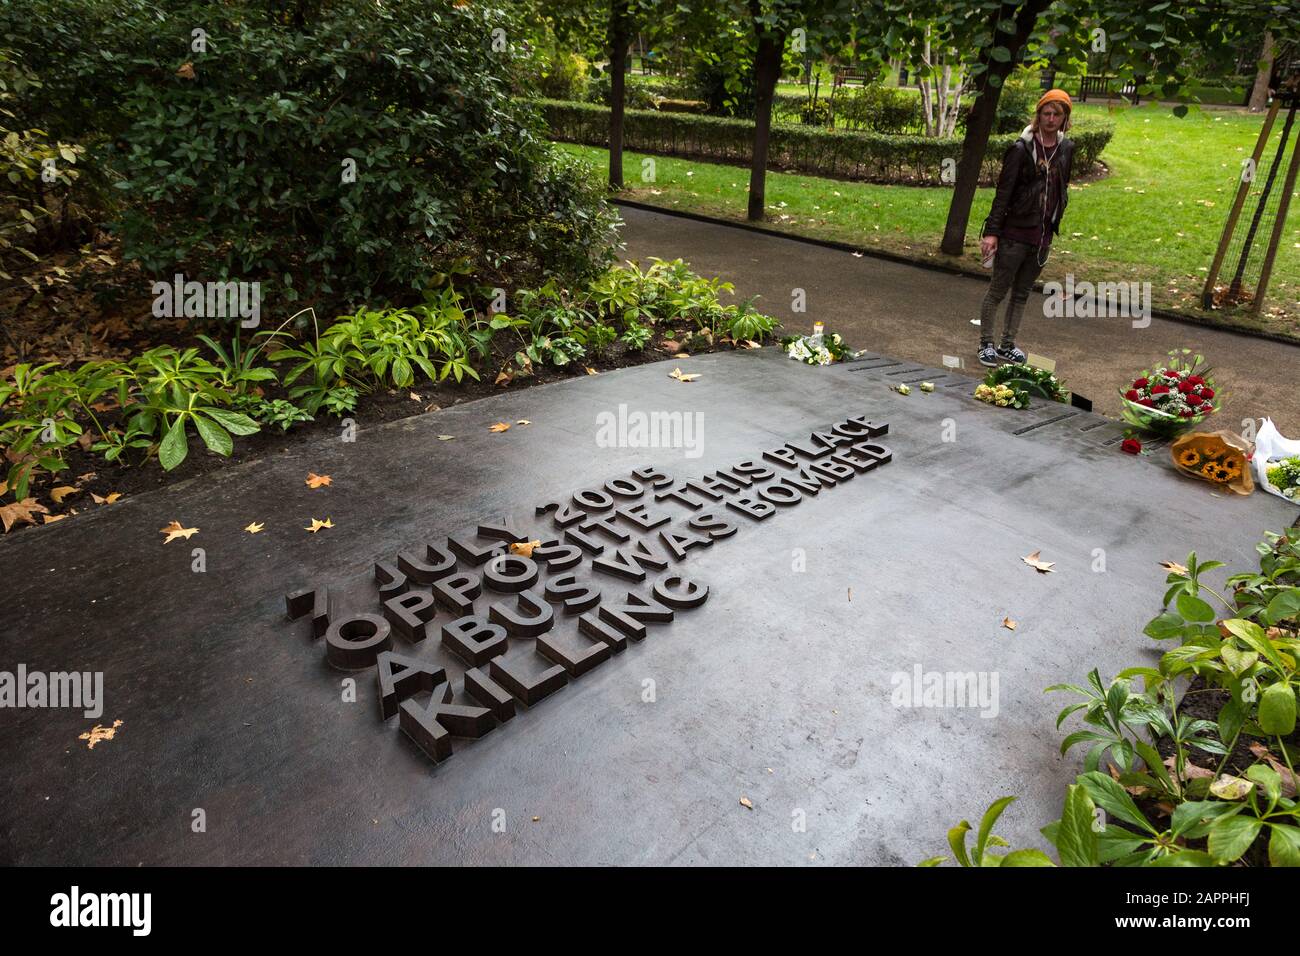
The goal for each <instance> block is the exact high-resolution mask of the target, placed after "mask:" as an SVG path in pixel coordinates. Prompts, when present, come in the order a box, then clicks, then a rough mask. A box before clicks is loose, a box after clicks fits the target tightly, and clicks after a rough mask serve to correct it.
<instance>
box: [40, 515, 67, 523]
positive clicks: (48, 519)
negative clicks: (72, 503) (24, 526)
mask: <svg viewBox="0 0 1300 956" xmlns="http://www.w3.org/2000/svg"><path fill="white" fill-rule="evenodd" d="M66 517H67V515H41V520H42V521H44V522H45V523H46V524H54V522H56V521H62V520H63V519H64V518H66Z"/></svg>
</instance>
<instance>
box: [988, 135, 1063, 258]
mask: <svg viewBox="0 0 1300 956" xmlns="http://www.w3.org/2000/svg"><path fill="white" fill-rule="evenodd" d="M1058 141H1059V143H1060V147H1059V148H1058V149H1057V150H1056V153H1055V155H1053V156H1052V168H1053V170H1054V171H1055V172H1056V175H1055V176H1054V177H1053V182H1054V184H1055V185H1056V188H1057V195H1056V202H1055V203H1054V204H1053V205H1054V206H1055V207H1056V215H1055V216H1054V217H1053V219H1052V223H1051V226H1052V232H1053V234H1056V233H1059V232H1060V231H1061V229H1060V226H1061V217H1062V216H1063V215H1064V214H1065V207H1066V205H1067V204H1068V203H1069V201H1070V174H1071V173H1072V172H1073V171H1074V142H1073V141H1072V140H1070V139H1069V138H1068V137H1066V136H1065V135H1064V134H1059V140H1058ZM1046 183H1047V173H1046V172H1045V171H1044V170H1042V169H1040V168H1039V167H1038V165H1037V163H1035V162H1034V141H1033V133H1031V132H1030V131H1029V130H1027V129H1026V130H1025V132H1024V133H1022V134H1021V135H1020V138H1019V139H1017V140H1016V141H1015V142H1014V143H1012V144H1011V145H1010V146H1009V147H1008V148H1007V152H1006V155H1005V156H1003V157H1002V174H1001V175H1000V176H999V177H998V190H997V194H996V195H995V196H994V197H993V208H992V209H990V210H989V215H988V218H987V219H985V220H984V231H983V233H981V235H985V236H1000V235H1001V234H1002V227H1003V226H1008V225H1009V226H1013V227H1015V228H1020V229H1037V228H1039V226H1040V225H1041V224H1042V222H1041V219H1040V216H1041V213H1040V210H1041V209H1042V199H1043V188H1044V187H1045V185H1046Z"/></svg>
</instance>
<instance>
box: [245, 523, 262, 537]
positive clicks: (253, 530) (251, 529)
mask: <svg viewBox="0 0 1300 956" xmlns="http://www.w3.org/2000/svg"><path fill="white" fill-rule="evenodd" d="M265 527H266V525H265V524H264V523H262V522H261V521H254V522H253V523H252V524H250V525H249V526H248V527H247V528H245V529H244V530H245V531H247V532H248V533H249V534H257V533H258V532H259V531H261V530H262V529H263V528H265Z"/></svg>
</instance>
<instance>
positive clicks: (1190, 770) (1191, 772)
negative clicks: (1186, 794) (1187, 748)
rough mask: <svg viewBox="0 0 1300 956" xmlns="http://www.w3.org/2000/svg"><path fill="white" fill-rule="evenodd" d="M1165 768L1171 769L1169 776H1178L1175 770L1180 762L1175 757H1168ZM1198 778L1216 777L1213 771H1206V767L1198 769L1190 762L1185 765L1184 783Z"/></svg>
mask: <svg viewBox="0 0 1300 956" xmlns="http://www.w3.org/2000/svg"><path fill="white" fill-rule="evenodd" d="M1165 766H1166V767H1168V768H1169V776H1171V777H1174V776H1178V774H1177V773H1176V772H1175V770H1174V768H1175V767H1176V766H1178V760H1177V758H1175V757H1166V758H1165ZM1198 777H1210V778H1213V777H1214V771H1213V770H1206V769H1205V768H1204V767H1198V766H1196V764H1194V763H1192V762H1191V761H1190V760H1189V761H1187V762H1186V763H1185V764H1183V773H1182V778H1181V779H1182V781H1183V782H1184V783H1186V782H1187V781H1189V780H1195V779H1197V778H1198Z"/></svg>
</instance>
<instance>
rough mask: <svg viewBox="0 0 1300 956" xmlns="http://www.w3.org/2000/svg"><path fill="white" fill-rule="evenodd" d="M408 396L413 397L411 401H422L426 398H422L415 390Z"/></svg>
mask: <svg viewBox="0 0 1300 956" xmlns="http://www.w3.org/2000/svg"><path fill="white" fill-rule="evenodd" d="M408 397H409V398H410V399H411V401H413V402H422V401H424V399H422V398H421V397H420V396H419V395H416V394H415V392H411V394H410V395H409V396H408Z"/></svg>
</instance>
